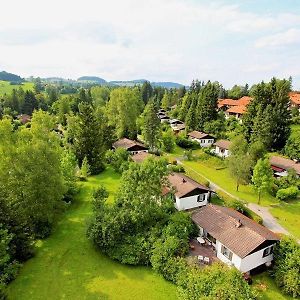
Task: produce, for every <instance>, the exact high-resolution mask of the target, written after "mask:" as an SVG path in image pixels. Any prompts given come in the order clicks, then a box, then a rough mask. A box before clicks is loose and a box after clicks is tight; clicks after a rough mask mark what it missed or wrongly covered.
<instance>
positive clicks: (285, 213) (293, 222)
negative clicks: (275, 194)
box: [270, 198, 300, 239]
mask: <svg viewBox="0 0 300 300" xmlns="http://www.w3.org/2000/svg"><path fill="white" fill-rule="evenodd" d="M270 212H271V213H272V215H273V216H274V217H275V218H276V219H277V221H278V223H280V224H281V225H282V226H283V227H284V228H286V229H287V230H288V231H289V232H290V233H291V234H293V235H294V236H295V237H297V238H298V239H300V199H299V198H298V199H297V200H290V201H288V202H285V201H282V202H281V204H280V206H278V207H274V208H271V209H270Z"/></svg>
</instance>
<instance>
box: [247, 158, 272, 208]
mask: <svg viewBox="0 0 300 300" xmlns="http://www.w3.org/2000/svg"><path fill="white" fill-rule="evenodd" d="M273 182H274V180H273V171H272V169H271V165H270V162H269V160H268V159H259V160H258V162H257V164H256V166H255V167H254V170H253V176H252V183H253V185H254V188H255V190H256V191H257V193H258V204H260V199H261V195H262V194H263V193H265V192H267V191H268V190H269V189H270V188H271V186H272V184H273Z"/></svg>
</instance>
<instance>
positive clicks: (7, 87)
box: [0, 81, 33, 96]
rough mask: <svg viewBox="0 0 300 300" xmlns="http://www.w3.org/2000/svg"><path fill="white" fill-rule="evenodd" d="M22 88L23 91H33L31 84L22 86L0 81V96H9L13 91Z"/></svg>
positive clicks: (26, 83)
mask: <svg viewBox="0 0 300 300" xmlns="http://www.w3.org/2000/svg"><path fill="white" fill-rule="evenodd" d="M20 86H21V87H22V88H23V90H24V91H26V90H33V83H32V82H24V83H23V84H17V85H12V84H10V82H9V81H0V96H1V95H4V94H10V93H11V92H12V90H13V89H18V88H19V87H20Z"/></svg>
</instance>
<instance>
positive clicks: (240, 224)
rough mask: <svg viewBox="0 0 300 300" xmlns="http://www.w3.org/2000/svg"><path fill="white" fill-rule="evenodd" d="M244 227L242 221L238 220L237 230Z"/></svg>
mask: <svg viewBox="0 0 300 300" xmlns="http://www.w3.org/2000/svg"><path fill="white" fill-rule="evenodd" d="M242 225H243V224H242V222H241V220H240V219H238V221H237V222H236V224H235V227H236V228H240V227H241V226H242Z"/></svg>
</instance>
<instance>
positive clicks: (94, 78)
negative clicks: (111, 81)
mask: <svg viewBox="0 0 300 300" xmlns="http://www.w3.org/2000/svg"><path fill="white" fill-rule="evenodd" d="M77 81H85V82H95V83H99V84H105V83H107V82H106V80H104V79H103V78H100V77H97V76H82V77H79V78H78V79H77Z"/></svg>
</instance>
